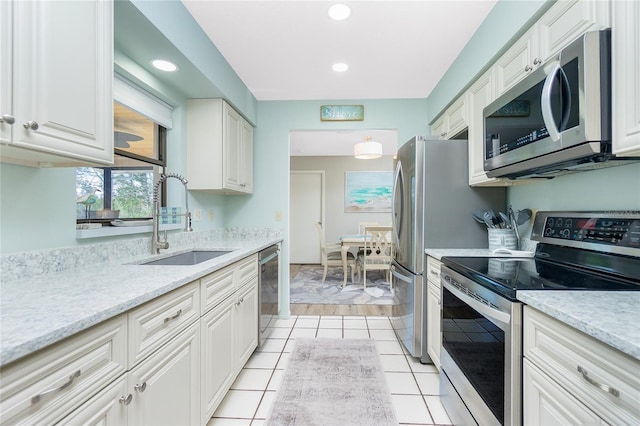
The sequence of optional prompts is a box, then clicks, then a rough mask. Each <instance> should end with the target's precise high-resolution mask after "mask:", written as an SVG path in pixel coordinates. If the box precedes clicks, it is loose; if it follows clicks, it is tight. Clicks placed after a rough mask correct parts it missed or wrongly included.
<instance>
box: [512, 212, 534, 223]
mask: <svg viewBox="0 0 640 426" xmlns="http://www.w3.org/2000/svg"><path fill="white" fill-rule="evenodd" d="M532 214H533V213H532V212H531V209H524V210H520V211H519V212H518V217H517V218H516V223H517V224H518V225H522V224H524V223H527V222H528V221H529V219H531V215H532Z"/></svg>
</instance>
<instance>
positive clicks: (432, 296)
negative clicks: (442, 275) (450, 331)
mask: <svg viewBox="0 0 640 426" xmlns="http://www.w3.org/2000/svg"><path fill="white" fill-rule="evenodd" d="M440 323H441V314H440V287H439V286H436V284H434V283H433V282H432V281H428V284H427V353H428V354H429V356H430V357H431V360H432V361H433V364H434V365H435V366H436V367H437V368H438V370H440V350H441V348H442V335H441V331H442V329H441V326H440Z"/></svg>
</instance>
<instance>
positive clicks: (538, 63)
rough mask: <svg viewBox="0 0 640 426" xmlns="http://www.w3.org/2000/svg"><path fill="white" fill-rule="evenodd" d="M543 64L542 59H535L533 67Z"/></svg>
mask: <svg viewBox="0 0 640 426" xmlns="http://www.w3.org/2000/svg"><path fill="white" fill-rule="evenodd" d="M541 63H542V59H540V58H535V59H534V60H533V65H540V64H541Z"/></svg>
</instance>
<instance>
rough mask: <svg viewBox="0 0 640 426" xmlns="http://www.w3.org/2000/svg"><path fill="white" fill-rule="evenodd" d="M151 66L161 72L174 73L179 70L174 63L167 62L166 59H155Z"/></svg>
mask: <svg viewBox="0 0 640 426" xmlns="http://www.w3.org/2000/svg"><path fill="white" fill-rule="evenodd" d="M151 65H153V66H154V67H156V68H157V69H159V70H161V71H167V72H173V71H175V70H177V69H178V67H177V66H176V64H174V63H173V62H169V61H165V60H164V59H154V60H153V61H151Z"/></svg>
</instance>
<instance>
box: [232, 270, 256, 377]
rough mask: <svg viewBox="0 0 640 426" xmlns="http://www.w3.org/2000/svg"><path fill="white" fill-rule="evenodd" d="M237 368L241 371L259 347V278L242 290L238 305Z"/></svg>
mask: <svg viewBox="0 0 640 426" xmlns="http://www.w3.org/2000/svg"><path fill="white" fill-rule="evenodd" d="M236 318H237V324H238V328H237V333H236V334H237V338H238V340H237V348H238V351H237V357H236V358H237V362H238V364H237V366H236V370H237V371H240V370H241V369H242V367H243V366H244V364H245V363H246V362H247V360H248V359H249V357H250V356H251V354H252V353H253V351H254V350H255V349H256V347H257V346H258V278H257V277H256V278H254V279H253V280H252V281H251V283H250V284H248V285H247V286H245V287H243V288H242V289H240V292H239V294H238V302H237V305H236Z"/></svg>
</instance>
